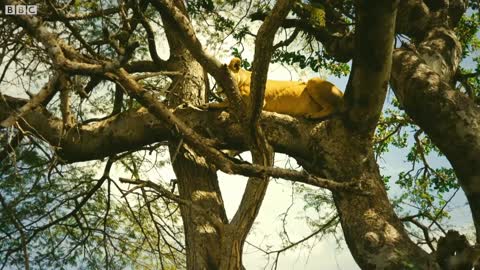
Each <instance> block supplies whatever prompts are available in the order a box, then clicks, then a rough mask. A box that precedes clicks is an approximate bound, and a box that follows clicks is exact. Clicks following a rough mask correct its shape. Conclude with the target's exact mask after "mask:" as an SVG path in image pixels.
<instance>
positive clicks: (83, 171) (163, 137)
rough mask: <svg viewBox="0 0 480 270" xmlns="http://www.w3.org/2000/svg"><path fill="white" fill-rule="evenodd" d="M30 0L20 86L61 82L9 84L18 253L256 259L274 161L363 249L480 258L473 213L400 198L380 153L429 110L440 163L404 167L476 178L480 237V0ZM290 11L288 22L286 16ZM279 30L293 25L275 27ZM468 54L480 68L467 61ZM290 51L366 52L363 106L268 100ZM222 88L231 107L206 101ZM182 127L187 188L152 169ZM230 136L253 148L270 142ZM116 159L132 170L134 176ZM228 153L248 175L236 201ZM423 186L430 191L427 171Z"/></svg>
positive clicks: (366, 258) (354, 58)
mask: <svg viewBox="0 0 480 270" xmlns="http://www.w3.org/2000/svg"><path fill="white" fill-rule="evenodd" d="M30 2H31V4H36V5H38V10H39V12H38V16H8V17H3V18H2V19H1V20H2V21H1V24H2V31H3V35H2V37H1V42H2V43H1V48H2V54H1V57H0V59H1V60H2V61H1V64H2V67H3V70H4V72H3V73H2V76H1V77H0V82H1V83H2V87H8V85H15V82H16V87H18V86H19V85H23V86H27V87H30V85H32V86H34V87H38V86H39V85H40V84H41V83H44V85H43V87H42V88H41V89H40V90H39V91H38V92H37V93H36V94H31V93H30V92H28V91H26V93H27V94H30V97H29V98H21V97H18V96H17V97H15V96H12V95H8V94H7V93H6V92H5V90H3V89H2V95H1V100H0V102H1V103H2V106H1V107H0V121H1V124H0V125H1V126H2V129H1V130H0V132H1V136H2V137H1V140H2V145H4V149H3V151H2V152H1V154H0V160H2V163H1V165H0V169H1V170H2V182H1V183H0V187H1V188H0V203H1V205H2V208H1V209H2V210H1V212H0V214H1V217H2V219H1V223H0V224H2V226H1V233H0V237H1V238H0V239H1V240H2V241H1V244H0V254H2V255H3V258H4V259H3V264H4V266H5V265H23V267H24V268H25V269H29V268H30V267H32V268H41V269H45V268H61V267H65V265H78V264H81V263H84V262H82V261H79V256H82V258H87V262H86V266H88V267H92V268H122V267H125V266H128V265H130V266H132V265H134V266H136V267H145V268H153V269H157V268H161V269H179V268H180V269H181V268H187V269H242V268H243V266H242V250H243V246H244V244H245V240H246V237H247V235H248V233H249V232H250V230H251V228H252V224H253V222H254V220H255V217H256V215H257V214H258V211H259V209H260V207H261V204H262V200H263V198H264V195H265V192H266V189H267V187H268V183H269V179H270V177H275V178H283V179H286V180H290V181H295V182H299V183H304V184H307V185H311V186H314V187H316V188H324V189H328V190H330V191H331V193H332V199H333V203H334V205H335V207H336V210H337V212H338V217H339V222H340V224H341V227H342V230H343V234H344V237H345V241H346V243H347V245H348V248H349V250H350V252H351V253H352V255H353V257H354V258H355V261H356V262H357V263H358V265H359V266H360V267H361V268H362V269H471V267H472V265H473V264H474V262H475V261H476V259H477V258H478V256H477V253H478V252H477V249H476V248H475V247H474V246H471V245H470V243H469V242H468V241H467V240H466V239H465V237H464V236H462V235H461V234H459V233H457V232H453V231H452V232H448V233H446V234H445V236H444V237H443V238H441V239H440V240H439V241H435V239H431V238H430V234H429V229H430V227H427V226H423V225H422V223H421V221H422V220H431V221H432V222H436V221H437V220H438V219H439V216H441V215H443V212H442V211H443V210H438V211H436V210H435V209H434V210H435V211H433V212H435V213H433V214H432V213H430V212H429V211H431V210H432V209H431V208H430V206H431V205H429V204H426V206H425V207H424V209H421V210H422V211H419V213H418V214H417V215H411V216H406V217H399V215H398V214H397V213H396V212H395V209H394V204H393V203H392V201H391V200H389V198H388V196H387V193H386V187H388V185H389V183H388V179H387V180H385V179H384V178H382V176H381V174H380V171H379V167H378V163H377V157H378V155H381V154H382V153H383V152H385V151H387V149H388V148H389V147H390V145H391V144H394V145H395V144H396V145H403V146H405V145H406V144H405V143H404V142H402V135H398V134H400V133H399V132H400V130H401V128H402V127H406V126H408V125H410V127H411V128H413V129H415V130H417V132H416V133H415V139H416V141H415V146H414V147H415V149H414V151H413V153H412V155H411V156H410V155H409V160H410V161H412V162H417V161H419V160H421V161H423V162H424V165H425V166H424V167H423V168H422V169H423V174H422V177H423V178H422V177H417V176H411V175H410V174H409V173H404V174H402V177H401V180H402V181H403V182H402V181H400V183H403V184H405V183H407V182H408V181H420V182H421V183H426V186H428V187H429V186H431V185H434V186H435V187H434V188H433V189H431V190H428V191H429V192H438V193H439V194H443V193H445V192H447V191H448V190H450V189H451V188H454V187H455V185H456V184H457V181H458V184H459V185H460V186H461V188H462V190H463V191H464V192H465V194H466V195H467V198H468V203H469V206H470V208H471V211H472V216H473V219H474V224H475V229H476V232H477V233H476V241H477V243H478V242H479V241H480V199H479V198H480V196H479V195H480V194H478V193H479V189H478V188H477V186H480V183H477V182H478V181H480V178H479V175H480V172H479V171H478V170H479V169H478V168H480V155H479V153H480V149H479V148H480V143H479V141H480V140H479V136H480V132H478V129H479V127H480V123H479V122H478V121H479V119H480V117H479V114H480V111H479V107H478V95H479V90H478V89H480V88H479V87H478V84H479V80H478V62H479V58H478V55H475V51H476V50H477V49H478V40H477V39H476V37H475V34H476V31H477V28H478V20H477V19H478V16H479V15H478V14H479V13H478V9H479V6H478V3H476V2H472V3H470V4H468V3H467V1H464V0H453V1H427V0H425V1H422V0H412V1H322V0H318V1H317V0H316V1H311V3H308V4H304V3H300V2H298V1H293V0H279V1H276V2H275V3H274V4H271V3H268V2H263V1H251V2H250V3H248V4H247V3H244V2H242V1H236V0H226V1H222V0H219V1H211V0H205V1H185V2H184V1H178V0H119V1H116V2H110V1H99V2H96V1H53V0H46V1H30ZM0 3H1V4H2V5H16V4H19V3H18V2H16V1H13V0H1V1H0ZM232 9H233V10H234V11H233V12H231V10H232ZM467 10H468V12H467ZM236 11H238V12H237V13H235V12H236ZM242 12H244V13H245V16H242V17H239V18H237V17H235V16H230V17H229V16H227V14H235V15H238V14H239V13H242ZM289 14H290V15H289ZM462 16H463V17H462ZM252 21H255V22H257V21H259V23H260V26H259V28H258V30H257V29H256V27H255V24H253V25H248V24H246V22H252ZM195 26H196V27H195ZM205 29H206V30H205ZM279 29H281V31H284V33H287V36H286V38H282V37H283V35H276V33H277V32H278V30H279ZM202 30H203V31H202ZM299 34H302V35H301V36H299ZM230 36H232V37H233V38H234V39H235V40H236V42H237V43H236V44H237V45H238V46H234V48H233V50H232V52H233V54H235V55H237V56H238V55H239V54H240V53H241V51H242V50H241V48H242V46H243V45H244V44H245V45H247V43H245V42H244V41H245V40H246V39H247V37H249V36H253V37H254V46H253V47H252V48H251V50H252V51H253V52H254V57H253V62H252V64H251V68H252V78H251V79H252V84H251V89H252V91H251V100H250V102H248V104H245V103H244V102H243V101H242V99H241V97H240V95H239V90H238V87H237V85H236V84H235V82H234V80H233V78H232V77H231V75H230V73H229V72H228V69H227V68H226V65H224V64H222V63H221V62H219V60H218V58H217V57H216V56H215V55H212V54H211V53H209V51H208V48H209V46H210V48H211V47H212V46H214V45H215V44H216V43H215V42H216V41H218V40H221V39H222V38H229V37H230ZM276 37H277V40H278V39H280V40H281V41H277V42H276V43H274V42H275V38H276ZM203 38H205V39H207V40H208V41H209V44H207V43H208V42H201V41H200V39H203ZM160 41H161V42H165V43H166V46H167V47H168V52H169V53H168V56H167V57H161V56H162V55H163V53H162V51H159V48H160V47H159V46H157V42H160ZM293 42H297V44H296V45H295V46H294V45H292V43H293ZM319 43H321V44H322V46H314V45H315V44H319ZM400 43H402V44H400ZM219 44H221V43H219ZM300 44H303V45H305V46H304V49H303V50H299V49H298V47H299V45H300ZM207 45H209V46H207ZM289 46H290V49H289ZM162 49H165V48H163V47H162ZM468 57H470V58H473V60H474V61H475V63H476V65H477V69H476V70H473V71H472V70H467V69H465V68H461V67H460V62H461V60H462V59H466V58H468ZM475 57H477V58H475ZM165 59H166V60H165ZM271 61H276V62H283V63H287V64H290V65H293V64H295V65H298V66H299V67H300V68H311V69H313V70H318V69H319V68H320V67H323V68H327V69H329V70H331V71H332V72H333V73H335V74H342V73H343V72H346V71H348V65H346V64H344V63H347V62H349V61H351V69H350V73H349V77H348V78H349V79H348V85H347V87H346V89H345V96H344V99H345V102H346V111H345V112H344V113H342V114H340V115H335V116H333V117H330V118H328V119H325V120H323V121H309V120H305V119H301V118H294V117H290V116H286V115H280V114H276V113H268V112H262V110H261V106H262V104H263V96H264V88H265V82H266V78H267V70H268V67H269V63H270V62H271ZM246 64H249V63H248V62H247V63H246ZM13 76H18V79H15V78H14V77H13ZM213 81H214V82H215V84H212V82H213ZM389 82H390V85H391V87H392V89H393V91H394V93H395V96H396V97H397V99H398V102H397V101H394V105H396V106H398V107H400V108H402V109H404V113H405V114H404V113H403V112H402V111H398V110H393V111H390V112H385V113H384V114H383V115H382V107H383V105H384V102H385V98H386V93H387V90H388V86H389ZM217 85H218V87H217ZM219 88H221V89H223V92H224V93H225V94H226V96H227V98H228V100H229V102H230V104H231V106H230V108H229V110H228V112H221V111H215V110H207V111H205V110H201V109H199V107H200V106H201V105H202V104H204V103H205V102H208V101H210V100H213V99H215V98H217V95H216V93H217V92H219V91H218V89H219ZM106 100H108V101H109V102H106ZM85 103H87V104H86V105H83V104H85ZM82 105H83V106H82ZM84 106H85V107H86V109H85V108H84ZM99 115H100V117H99ZM400 116H401V117H400ZM375 131H377V133H375ZM446 131H448V132H446ZM424 134H426V135H427V136H428V137H425V135H424ZM430 140H431V141H430ZM452 142H453V143H452ZM432 143H433V145H432ZM163 146H168V152H169V157H170V161H171V165H172V167H173V169H174V171H175V175H176V179H175V180H174V181H173V182H174V185H173V187H175V186H178V191H175V190H174V189H173V190H169V189H168V188H166V187H165V186H164V185H163V184H159V183H158V182H157V181H154V180H152V179H145V178H143V177H144V176H145V175H146V173H147V170H148V169H149V168H159V167H161V166H165V164H164V163H163V162H157V161H156V160H155V159H152V158H150V157H148V156H149V155H150V156H152V154H153V156H154V157H155V158H161V157H162V155H163V152H162V149H165V148H164V147H163ZM437 149H438V151H439V152H440V153H442V154H444V155H445V156H446V158H447V159H448V160H449V161H450V163H451V164H452V168H453V171H448V169H443V168H441V169H435V168H432V167H429V166H427V165H428V163H427V162H426V158H425V157H426V155H427V154H428V152H430V151H435V150H437ZM225 150H227V151H225ZM231 150H233V151H249V152H250V153H251V156H252V162H251V163H250V162H245V161H242V160H240V159H238V158H235V156H233V155H230V154H228V152H232V151H231ZM274 153H284V154H287V155H288V156H290V157H292V158H294V159H296V160H297V162H298V163H299V164H300V165H301V166H302V168H303V170H302V171H296V170H289V169H283V168H277V167H274V166H273V160H274ZM103 159H106V161H105V162H103V163H102V162H101V160H103ZM80 162H86V163H81V164H83V165H84V164H87V166H78V165H76V164H77V163H80ZM100 164H102V166H103V168H104V169H103V174H102V175H101V176H99V177H96V176H95V174H94V170H92V169H96V168H97V169H98V168H99V166H100ZM114 166H118V168H122V169H123V170H125V171H126V172H128V173H130V175H131V177H130V178H120V179H115V178H114V177H112V176H111V174H112V172H111V169H112V167H114ZM219 170H220V171H223V172H225V173H227V174H241V175H244V176H248V177H249V180H248V184H247V186H246V188H245V191H244V194H243V198H242V201H241V204H240V206H239V208H238V210H237V212H236V214H235V215H234V217H233V218H232V219H231V220H228V218H227V215H226V213H225V207H224V203H223V199H222V196H221V193H220V188H219V184H218V179H217V171H219ZM384 180H385V181H384ZM422 181H423V182H422ZM112 189H115V190H116V191H112ZM417 195H418V196H417V197H416V198H417V199H419V200H420V199H422V200H423V201H422V202H424V201H428V202H429V203H431V199H430V201H429V200H428V199H429V198H431V196H430V195H429V194H428V192H427V191H425V192H424V193H419V194H417ZM429 196H430V197H429ZM425 197H426V198H427V199H425ZM313 198H315V197H313ZM122 200H125V201H122ZM177 206H178V209H179V210H180V212H178V211H177ZM180 219H181V222H182V226H183V229H182V228H181V226H179V225H180ZM407 222H410V223H413V224H415V225H417V226H418V227H419V228H420V229H421V230H422V232H423V233H424V240H425V242H423V244H422V243H415V242H414V241H413V240H412V238H411V237H410V236H409V233H411V230H407V229H406V227H405V226H404V223H407ZM182 233H183V236H184V241H180V240H179V239H178V235H180V234H182ZM436 242H438V244H437V243H436ZM425 245H427V246H429V247H430V249H431V250H432V251H433V252H432V253H428V252H426V251H425V250H424V249H422V247H424V246H425ZM435 251H436V252H435ZM182 254H184V256H185V257H183V255H182ZM463 258H466V259H465V260H464V259H463ZM457 262H459V263H457ZM455 267H456V268H455Z"/></svg>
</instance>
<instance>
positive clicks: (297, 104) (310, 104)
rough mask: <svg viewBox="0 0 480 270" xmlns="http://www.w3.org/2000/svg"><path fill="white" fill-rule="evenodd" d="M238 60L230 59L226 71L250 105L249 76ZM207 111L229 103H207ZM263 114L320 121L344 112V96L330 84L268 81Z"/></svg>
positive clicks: (220, 107) (323, 82)
mask: <svg viewBox="0 0 480 270" xmlns="http://www.w3.org/2000/svg"><path fill="white" fill-rule="evenodd" d="M240 64H241V60H240V59H239V58H236V57H235V58H233V59H232V60H231V61H230V64H228V69H229V70H230V72H231V73H232V76H233V78H234V79H235V81H236V82H237V84H238V89H239V90H240V94H241V96H242V98H243V100H244V102H246V103H247V104H248V103H249V102H250V76H251V74H252V73H251V72H250V71H247V70H245V69H242V68H241V65H240ZM206 107H207V108H214V109H225V108H227V107H228V101H224V102H220V103H209V104H207V106H206ZM263 109H264V110H265V111H270V112H277V113H284V114H289V115H292V116H303V117H306V118H309V119H321V118H325V117H327V116H330V115H332V114H334V113H338V112H342V111H343V110H344V103H343V93H342V92H341V91H340V90H339V89H338V88H337V87H336V86H335V85H333V84H332V83H330V82H328V81H325V80H322V79H320V78H312V79H310V80H308V82H306V83H305V82H293V81H273V80H267V85H266V87H265V101H264V104H263Z"/></svg>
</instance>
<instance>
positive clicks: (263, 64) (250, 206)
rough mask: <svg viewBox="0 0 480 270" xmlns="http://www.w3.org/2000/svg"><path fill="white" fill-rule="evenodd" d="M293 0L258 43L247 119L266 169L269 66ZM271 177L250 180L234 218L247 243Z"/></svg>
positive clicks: (255, 157)
mask: <svg viewBox="0 0 480 270" xmlns="http://www.w3.org/2000/svg"><path fill="white" fill-rule="evenodd" d="M293 3H294V1H292V0H279V1H277V3H276V4H275V6H274V7H273V9H272V12H271V14H270V15H269V16H268V17H267V18H266V19H265V21H264V23H263V24H262V25H261V26H260V29H259V30H258V33H257V39H256V40H255V54H254V60H253V71H252V74H251V85H250V91H251V92H250V101H251V102H250V108H248V109H249V112H248V114H247V118H246V119H243V121H244V122H243V127H244V133H245V134H246V135H247V136H246V138H247V141H249V148H250V151H251V153H252V161H253V163H254V164H258V165H261V166H264V167H267V168H268V167H271V166H273V149H272V148H271V146H270V145H269V143H268V140H267V139H266V137H265V134H264V132H263V130H262V128H261V126H260V125H259V123H258V120H259V119H260V115H261V113H262V108H263V103H264V96H265V85H266V82H267V72H268V66H269V64H270V59H271V57H272V53H273V40H274V38H275V34H276V33H277V30H278V28H279V27H280V25H281V23H282V21H283V19H284V18H285V17H286V16H287V14H288V13H289V11H290V9H291V8H292V6H293ZM268 181H269V178H268V176H267V175H265V177H264V178H263V179H258V178H256V177H254V178H251V179H249V181H248V183H247V186H246V188H245V192H244V194H243V197H242V201H241V203H240V206H239V208H238V210H237V212H236V213H235V215H234V217H233V219H232V222H231V223H232V225H234V226H236V227H237V235H238V238H239V239H240V242H241V243H243V242H244V240H245V238H246V237H247V234H248V232H249V231H250V229H251V226H252V224H253V222H254V221H255V217H256V216H257V214H258V211H259V210H260V206H261V205H262V201H263V198H264V196H265V192H266V191H267V187H268Z"/></svg>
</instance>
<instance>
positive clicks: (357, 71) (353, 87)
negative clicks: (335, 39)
mask: <svg viewBox="0 0 480 270" xmlns="http://www.w3.org/2000/svg"><path fill="white" fill-rule="evenodd" d="M355 3H356V10H357V16H356V17H357V20H356V28H355V29H356V30H355V31H356V32H355V52H354V57H353V63H352V72H351V74H350V78H349V81H348V85H347V89H346V91H345V99H346V101H347V106H348V107H349V111H348V120H349V122H350V123H351V124H352V125H353V127H354V128H355V129H357V130H358V131H360V132H362V133H364V134H373V130H374V129H375V126H376V124H377V121H378V118H379V116H380V112H381V110H382V107H383V102H384V100H385V96H386V93H387V86H388V80H389V78H390V69H391V65H392V51H393V40H394V32H395V16H396V8H397V7H396V6H397V4H398V1H388V2H383V1H366V2H364V1H356V2H355Z"/></svg>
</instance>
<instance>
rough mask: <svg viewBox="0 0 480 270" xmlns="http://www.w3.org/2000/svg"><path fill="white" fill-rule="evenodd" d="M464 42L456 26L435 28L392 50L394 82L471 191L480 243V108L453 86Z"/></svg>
mask: <svg viewBox="0 0 480 270" xmlns="http://www.w3.org/2000/svg"><path fill="white" fill-rule="evenodd" d="M460 55H461V47H460V43H459V41H458V38H457V36H456V35H455V33H454V32H453V30H449V29H447V28H444V27H436V28H433V29H432V30H431V31H430V32H429V34H428V35H426V37H425V39H424V40H422V42H421V43H420V44H419V46H418V49H417V51H415V49H414V48H400V49H397V50H395V52H394V54H393V59H394V64H393V72H392V76H391V81H392V85H393V89H394V91H395V95H396V96H397V98H398V99H399V101H400V103H401V104H402V106H403V107H404V108H405V111H406V112H407V113H408V115H409V116H410V117H411V118H412V119H413V120H414V121H415V123H416V124H418V125H419V126H420V127H421V128H422V129H423V130H424V131H425V132H426V133H427V134H428V136H429V137H430V138H431V140H432V142H433V143H435V145H436V146H438V148H439V149H440V150H441V151H442V153H444V154H445V156H446V157H447V159H448V160H449V161H450V163H451V165H452V167H453V169H454V170H455V173H456V175H457V177H458V180H459V183H460V185H461V187H462V189H463V191H464V192H465V194H466V196H467V200H468V202H469V205H470V209H471V211H472V216H473V222H474V224H475V229H476V232H477V233H476V238H477V239H476V241H477V243H480V155H479V154H478V153H480V108H479V106H478V105H477V104H475V102H474V101H473V100H472V99H470V98H469V97H468V96H467V95H465V94H464V93H461V92H459V91H458V90H455V89H454V85H453V78H454V76H455V74H456V72H457V68H458V65H459V61H460Z"/></svg>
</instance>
